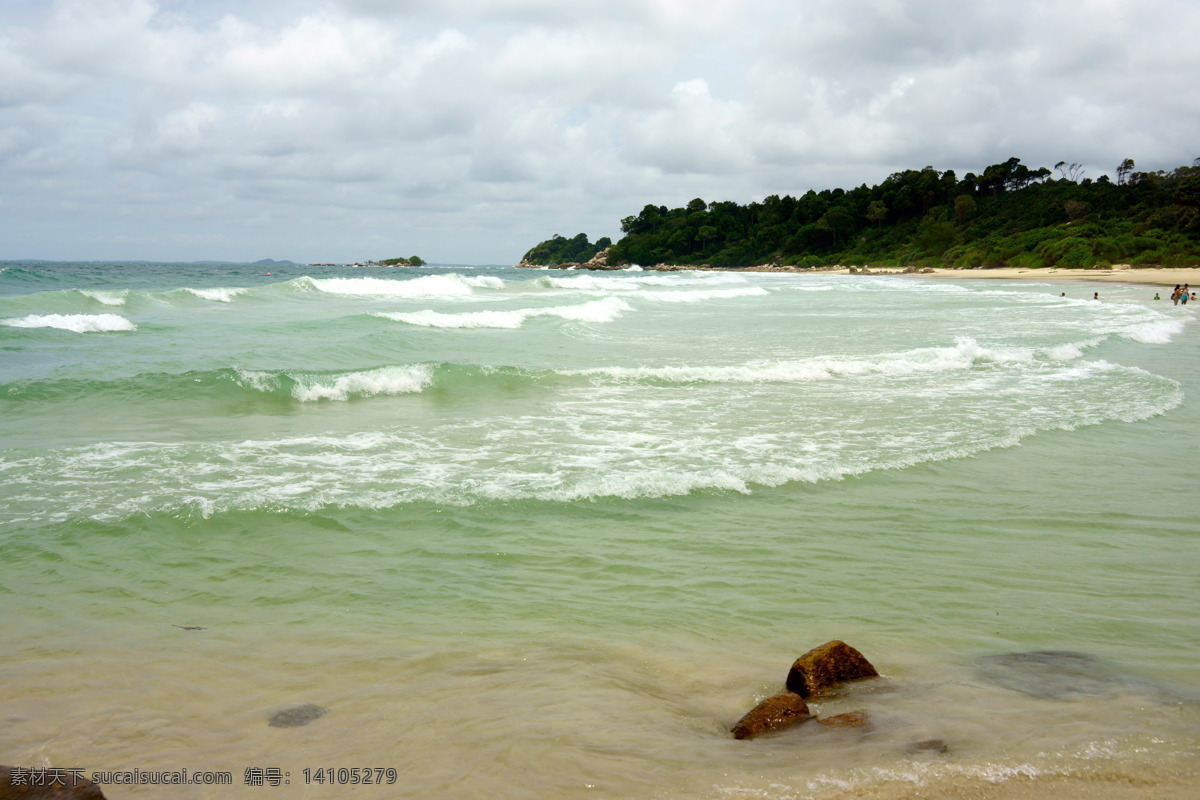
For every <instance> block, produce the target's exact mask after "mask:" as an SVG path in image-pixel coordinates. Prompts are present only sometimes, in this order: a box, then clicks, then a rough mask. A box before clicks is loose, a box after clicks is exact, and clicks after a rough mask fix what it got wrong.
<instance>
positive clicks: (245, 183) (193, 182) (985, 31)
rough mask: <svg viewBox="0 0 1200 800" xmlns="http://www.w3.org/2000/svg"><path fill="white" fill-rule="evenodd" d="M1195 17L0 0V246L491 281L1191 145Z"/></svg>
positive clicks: (1198, 49)
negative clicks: (422, 264) (613, 248)
mask: <svg viewBox="0 0 1200 800" xmlns="http://www.w3.org/2000/svg"><path fill="white" fill-rule="evenodd" d="M1197 31H1200V3H1197V2H1196V1H1195V0H1003V1H1001V0H978V1H974V0H953V1H947V2H943V1H942V0H791V1H790V2H785V1H784V0H323V1H318V0H238V1H236V2H235V1H234V0H61V2H51V0H0V259H17V258H48V259H63V260H70V259H98V260H99V259H151V260H171V261H192V260H200V259H219V260H230V261H237V260H257V259H260V258H275V259H290V260H293V261H298V262H323V261H337V262H342V261H347V260H361V259H381V258H389V257H393V256H407V255H413V254H416V255H420V256H421V257H423V258H425V259H426V260H427V261H430V262H435V263H466V264H488V263H490V264H511V263H515V262H516V261H517V260H518V259H519V258H520V257H521V255H522V254H523V253H524V252H525V250H527V249H528V248H530V247H532V246H533V245H534V244H536V243H537V242H539V241H541V240H543V239H546V238H549V237H550V236H551V235H552V234H554V233H561V234H563V235H566V236H571V235H573V234H575V233H579V232H580V231H583V232H586V233H587V234H589V235H590V236H591V237H592V238H593V239H595V238H597V237H600V236H610V237H612V238H614V239H616V238H619V236H620V220H621V218H622V217H625V216H628V215H630V214H636V213H637V212H638V211H640V210H641V208H642V206H643V205H645V204H646V203H655V204H661V205H668V206H677V205H682V204H684V203H686V202H687V201H688V200H690V199H692V198H694V197H702V198H703V199H705V200H708V201H712V200H734V201H737V202H739V203H746V202H750V201H753V200H759V199H762V198H763V197H765V196H767V195H770V194H781V195H782V194H793V195H799V194H802V193H803V192H805V191H807V190H808V189H810V188H812V189H818V190H820V189H826V188H836V187H843V188H851V187H853V186H857V185H860V184H863V183H866V184H869V185H873V184H876V183H879V182H880V181H882V180H883V179H884V178H886V177H887V176H888V175H889V174H890V173H892V172H896V171H898V170H902V169H920V168H921V167H923V166H926V165H932V166H934V167H936V168H938V169H954V170H956V171H957V172H958V174H959V175H960V176H961V175H963V174H965V173H966V172H970V171H980V170H982V169H983V168H984V167H986V166H987V165H988V164H993V163H997V162H1000V161H1004V160H1005V159H1007V158H1009V157H1010V156H1018V157H1020V158H1021V159H1022V160H1023V161H1024V162H1025V163H1026V164H1027V165H1029V166H1031V167H1038V166H1046V167H1053V165H1054V164H1055V163H1056V162H1058V161H1062V160H1065V161H1068V162H1079V163H1082V164H1083V165H1084V166H1085V168H1086V175H1087V176H1089V177H1093V178H1095V177H1099V176H1100V175H1101V174H1103V173H1109V174H1112V173H1113V172H1114V170H1115V167H1116V165H1117V164H1118V163H1120V161H1121V160H1122V159H1124V158H1133V159H1134V160H1135V161H1136V163H1137V167H1138V169H1141V170H1154V169H1170V168H1173V167H1175V166H1179V165H1181V164H1190V163H1191V162H1192V160H1193V159H1194V158H1196V157H1198V156H1200V88H1198V87H1197V82H1196V81H1197V76H1200V35H1198V34H1197Z"/></svg>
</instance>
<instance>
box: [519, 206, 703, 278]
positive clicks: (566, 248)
mask: <svg viewBox="0 0 1200 800" xmlns="http://www.w3.org/2000/svg"><path fill="white" fill-rule="evenodd" d="M693 202H695V201H693ZM700 202H704V201H700ZM648 207H649V206H647V208H648ZM611 244H612V239H609V238H608V237H607V236H601V237H600V238H599V239H597V240H596V241H595V242H591V241H589V240H588V236H587V234H586V233H578V234H576V235H574V236H572V237H571V238H570V239H568V238H566V237H565V236H560V235H559V234H557V233H556V234H554V236H552V237H550V238H549V239H547V240H546V241H544V242H542V243H541V244H538V245H536V246H534V247H532V248H530V250H529V252H527V253H526V254H525V255H524V257H523V258H522V259H521V260H522V261H523V262H525V263H526V264H537V265H538V266H554V265H556V264H573V263H582V262H584V261H587V260H588V259H590V258H592V257H593V256H595V255H596V254H597V253H599V252H600V251H601V250H604V249H605V248H607V247H608V246H609V245H611ZM677 244H679V245H680V246H683V245H684V243H683V242H678V243H677Z"/></svg>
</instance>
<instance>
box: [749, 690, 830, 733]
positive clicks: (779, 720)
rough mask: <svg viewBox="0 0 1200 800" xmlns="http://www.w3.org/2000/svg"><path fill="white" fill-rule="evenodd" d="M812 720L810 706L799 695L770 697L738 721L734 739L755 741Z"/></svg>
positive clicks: (787, 693) (786, 693)
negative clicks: (773, 732) (757, 738)
mask: <svg viewBox="0 0 1200 800" xmlns="http://www.w3.org/2000/svg"><path fill="white" fill-rule="evenodd" d="M808 719H812V714H809V713H808V704H807V703H805V702H804V698H802V697H801V696H800V695H798V694H794V693H792V692H784V693H783V694H777V695H775V696H774V697H768V698H767V699H766V700H763V701H762V702H761V703H759V704H758V705H756V706H755V707H754V708H752V709H750V711H749V712H748V713H747V714H746V716H744V717H742V718H741V719H739V720H738V722H737V724H736V725H734V726H733V738H735V739H753V738H754V737H755V736H761V735H762V734H764V733H769V732H771V731H777V730H781V729H783V728H787V727H789V726H791V725H796V724H798V723H800V722H804V721H805V720H808Z"/></svg>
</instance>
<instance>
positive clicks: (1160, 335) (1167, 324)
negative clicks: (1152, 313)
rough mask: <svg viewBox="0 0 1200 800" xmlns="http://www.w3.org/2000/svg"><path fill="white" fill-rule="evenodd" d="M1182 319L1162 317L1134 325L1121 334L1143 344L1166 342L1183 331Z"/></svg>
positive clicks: (1183, 322)
mask: <svg viewBox="0 0 1200 800" xmlns="http://www.w3.org/2000/svg"><path fill="white" fill-rule="evenodd" d="M1184 324H1185V321H1184V320H1182V319H1160V320H1155V321H1154V322H1145V323H1142V324H1140V325H1133V326H1130V327H1129V328H1127V329H1126V330H1124V331H1122V332H1121V336H1123V337H1125V338H1126V339H1132V340H1133V341H1135V342H1141V343H1142V344H1166V343H1167V342H1169V341H1171V340H1172V339H1174V338H1175V335H1176V334H1178V333H1181V332H1182V331H1183V327H1184Z"/></svg>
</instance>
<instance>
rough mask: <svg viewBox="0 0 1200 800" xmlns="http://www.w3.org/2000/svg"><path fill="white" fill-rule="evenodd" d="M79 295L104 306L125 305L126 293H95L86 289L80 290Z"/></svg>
mask: <svg viewBox="0 0 1200 800" xmlns="http://www.w3.org/2000/svg"><path fill="white" fill-rule="evenodd" d="M79 293H80V294H81V295H83V296H84V297H90V298H91V299H93V300H95V301H96V302H97V303H101V304H103V305H106V306H123V305H125V297H126V295H127V294H128V292H97V291H91V290H88V289H80V290H79Z"/></svg>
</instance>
